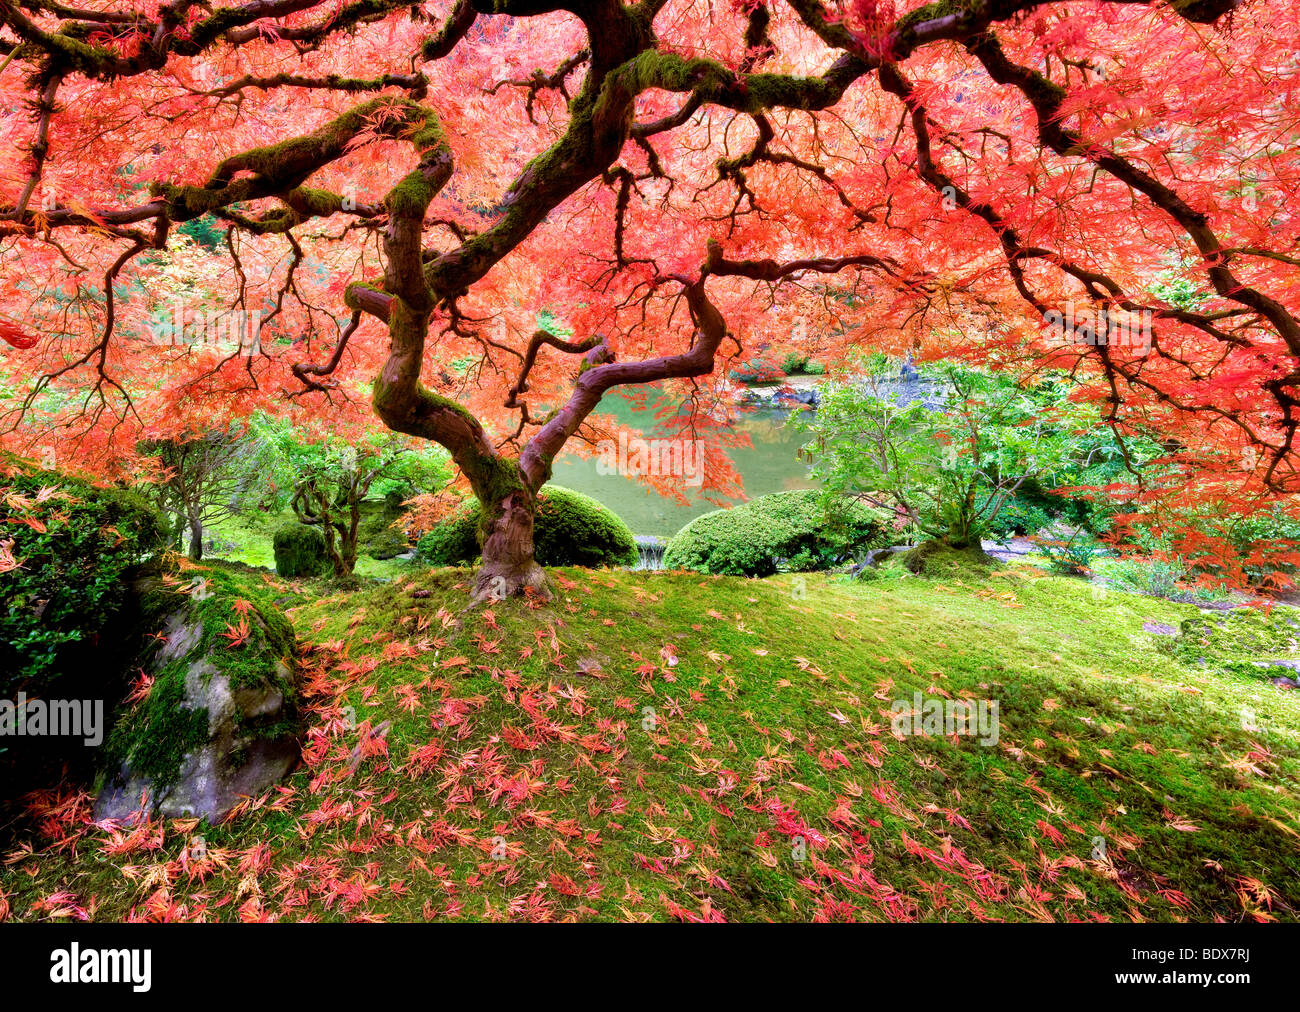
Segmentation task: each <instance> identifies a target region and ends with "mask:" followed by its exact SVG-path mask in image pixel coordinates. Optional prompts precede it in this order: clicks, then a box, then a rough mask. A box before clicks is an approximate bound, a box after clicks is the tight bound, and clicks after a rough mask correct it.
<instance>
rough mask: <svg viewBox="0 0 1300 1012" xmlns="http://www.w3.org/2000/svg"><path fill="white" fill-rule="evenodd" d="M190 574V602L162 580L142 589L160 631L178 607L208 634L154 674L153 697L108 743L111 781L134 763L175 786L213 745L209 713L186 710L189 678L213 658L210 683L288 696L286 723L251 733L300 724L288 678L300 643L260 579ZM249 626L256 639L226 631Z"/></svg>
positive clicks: (212, 571) (200, 570)
mask: <svg viewBox="0 0 1300 1012" xmlns="http://www.w3.org/2000/svg"><path fill="white" fill-rule="evenodd" d="M183 575H184V576H185V577H186V578H187V579H189V580H191V581H193V582H190V583H187V584H185V585H184V586H185V589H186V590H187V591H189V595H188V601H187V600H185V599H182V598H181V597H180V595H178V594H177V593H176V592H175V590H173V589H170V587H168V586H166V585H165V584H164V583H163V582H162V581H161V580H159V579H157V578H154V579H152V580H150V581H148V582H147V584H145V585H143V586H142V588H141V593H140V602H141V605H140V610H141V614H142V616H143V617H144V621H145V622H146V623H147V624H148V625H149V626H151V627H152V628H154V629H155V630H157V629H161V628H163V625H164V622H165V619H166V618H167V617H168V616H169V615H171V614H172V613H174V612H175V611H176V610H177V608H178V607H180V608H185V609H187V614H186V621H187V622H189V621H195V620H197V621H198V622H200V623H201V625H202V633H201V635H200V636H199V638H198V640H197V641H196V643H195V645H194V646H193V647H192V648H191V649H190V650H189V651H188V652H187V653H186V654H185V655H184V656H182V657H179V658H177V659H175V660H173V661H171V662H169V663H168V664H166V665H165V666H163V667H162V669H161V670H159V671H157V672H156V673H154V676H153V677H154V681H153V684H152V686H151V687H150V689H149V694H148V695H147V696H146V697H145V698H144V699H143V700H141V701H140V702H138V703H137V704H136V705H135V706H134V707H132V708H130V709H129V710H127V711H126V712H124V713H123V714H122V715H121V716H120V717H119V719H118V721H117V723H116V724H115V725H114V727H113V730H112V732H111V733H110V735H109V737H108V739H107V740H106V742H105V752H104V762H105V764H106V768H107V772H108V773H109V775H111V776H115V775H117V772H118V770H119V769H120V768H121V767H122V766H123V765H126V766H128V767H129V768H130V770H131V772H132V774H133V775H136V776H144V777H147V778H149V779H150V780H152V781H153V782H154V783H155V784H157V785H158V786H161V787H166V786H168V785H170V784H172V783H175V781H176V778H177V776H178V775H179V773H180V768H181V763H182V762H183V761H184V757H185V755H186V754H187V753H189V752H192V751H194V750H195V749H196V748H198V747H200V746H201V745H202V744H203V743H204V742H206V741H207V740H208V718H209V715H208V711H207V710H206V709H204V708H201V707H200V708H196V709H189V708H187V707H186V706H184V705H183V704H184V703H185V701H186V699H187V690H186V679H187V678H188V677H189V672H190V669H191V666H192V665H194V664H195V663H197V662H199V661H204V660H206V661H207V662H208V664H209V665H210V667H211V668H212V669H213V670H209V671H207V672H206V673H205V674H204V675H202V676H201V677H203V678H204V680H205V682H207V681H210V680H211V679H212V677H213V676H214V673H219V674H221V675H222V676H224V677H225V678H226V679H227V681H228V682H229V684H230V687H231V689H232V690H235V689H243V688H263V687H268V686H269V687H273V688H275V689H277V690H279V691H280V692H281V694H282V695H283V696H284V699H285V705H284V709H283V711H282V714H283V715H282V716H281V718H280V719H279V720H278V721H276V722H274V723H270V722H267V723H265V724H264V723H262V722H254V724H253V725H252V726H250V727H249V728H248V729H247V730H248V733H249V734H250V735H255V736H257V737H263V738H275V737H278V736H280V735H282V734H283V733H285V731H284V729H283V728H284V726H293V727H296V726H297V707H296V705H295V703H294V699H295V687H294V685H293V682H292V678H291V676H290V675H288V674H287V673H288V672H290V671H291V670H292V666H293V664H294V657H295V654H296V653H297V638H296V636H295V634H294V631H293V626H292V625H291V624H290V623H289V620H288V619H287V618H286V617H285V616H284V615H283V614H281V612H280V611H279V609H277V608H276V607H275V604H274V602H273V601H272V599H271V594H270V593H269V592H268V591H267V590H266V589H265V584H264V583H262V582H261V579H260V577H254V576H252V575H251V573H245V572H243V571H241V570H240V569H239V568H237V567H230V566H225V565H221V564H216V563H213V564H208V565H205V566H202V567H193V568H190V569H187V570H185V572H184V574H183ZM244 624H246V625H247V629H248V636H247V638H246V639H245V640H244V641H243V642H242V643H240V644H239V645H235V644H234V643H233V642H232V640H231V639H230V638H229V637H228V636H227V635H226V634H228V633H230V632H231V631H232V630H238V629H241V628H242V627H243V625H244ZM158 648H159V646H158V644H157V643H155V644H153V645H152V646H151V647H150V648H149V649H148V650H147V651H146V653H145V654H144V655H143V656H142V657H141V658H140V663H141V667H144V668H146V669H147V668H148V666H149V662H150V656H151V654H152V653H153V652H154V651H156V650H157V649H158Z"/></svg>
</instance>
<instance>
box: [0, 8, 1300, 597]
mask: <svg viewBox="0 0 1300 1012" xmlns="http://www.w3.org/2000/svg"><path fill="white" fill-rule="evenodd" d="M1296 15H1297V11H1296V9H1295V7H1294V5H1291V4H1288V3H1284V2H1282V0H1247V2H1245V3H1242V4H1240V5H1239V4H1238V3H1237V0H1171V2H1157V3H1150V2H1145V0H1143V2H1125V0H1117V2H1091V0H1089V2H1072V3H1040V2H1026V0H938V2H935V3H930V4H927V5H924V6H911V7H909V6H907V5H905V4H902V3H899V4H895V3H893V2H885V0H853V2H851V3H826V2H823V0H771V2H764V0H732V2H730V3H724V2H722V0H642V2H639V3H623V2H621V0H570V2H568V3H563V2H559V3H546V2H536V0H495V2H492V3H488V2H486V0H453V2H451V3H450V4H447V3H412V2H410V0H406V2H392V0H247V2H243V3H240V2H229V3H223V2H220V0H214V2H206V3H198V2H194V0H172V2H156V0H151V2H137V3H130V2H116V0H82V2H81V3H79V4H75V5H70V4H64V3H57V2H46V0H0V26H2V27H0V51H2V52H3V54H4V55H3V57H0V59H3V62H4V65H3V69H0V101H3V102H4V104H5V105H6V107H7V108H8V110H9V114H8V115H7V117H6V119H5V121H4V126H3V128H2V129H3V131H4V139H5V140H6V142H7V143H6V144H5V146H4V150H3V152H2V153H0V187H2V190H0V236H2V237H3V248H2V250H0V257H2V258H3V267H4V273H3V277H4V282H3V288H2V289H0V312H2V313H3V316H4V317H5V322H4V323H3V328H2V329H0V338H3V339H4V340H5V341H7V342H8V344H9V345H11V346H12V350H8V349H7V350H6V355H7V358H6V361H5V365H4V369H3V381H4V384H5V390H4V392H5V394H6V395H7V404H8V407H9V413H8V421H9V428H10V429H11V431H10V433H9V435H8V436H7V437H6V438H7V439H8V441H9V443H10V444H11V445H16V446H20V447H23V448H26V449H32V448H34V447H37V446H40V445H45V444H48V443H57V444H58V445H59V447H60V452H61V453H63V454H64V455H68V454H71V455H73V456H74V457H76V458H78V459H79V460H80V461H81V462H82V463H83V464H92V463H93V464H94V465H95V466H97V467H99V468H101V469H109V468H110V467H111V462H112V461H114V460H116V459H119V458H121V457H124V456H128V455H129V453H130V451H131V448H132V447H133V446H134V445H135V442H136V441H137V440H138V439H139V438H141V437H142V436H147V437H148V438H154V439H158V438H168V437H172V436H176V435H179V434H183V433H186V432H192V431H199V430H201V429H203V428H204V427H205V426H211V425H213V424H221V423H223V422H226V421H229V420H231V419H234V418H237V417H240V416H244V415H247V414H248V413H249V412H251V411H254V410H266V411H271V412H275V413H279V414H282V415H286V416H289V417H292V418H294V419H296V420H298V421H300V422H301V424H303V425H305V426H308V427H314V428H320V429H324V430H329V431H332V432H336V433H340V432H341V433H348V432H355V431H357V430H358V429H359V428H361V427H363V426H365V425H366V424H367V420H368V419H369V418H371V417H375V418H377V419H379V420H380V421H381V422H382V423H383V425H385V426H387V427H389V428H391V429H393V430H395V431H397V432H400V433H405V434H407V435H409V436H411V437H415V438H418V439H427V440H434V441H436V442H438V443H440V444H441V445H443V446H444V447H446V448H447V450H448V451H449V452H450V453H451V455H452V457H453V459H454V461H455V463H456V464H457V465H458V467H459V468H460V470H461V472H462V473H463V475H464V477H465V479H466V480H467V482H468V484H469V487H470V488H471V489H472V491H473V493H474V494H475V495H476V496H477V497H478V498H479V500H480V501H481V502H482V504H483V507H484V516H485V517H486V524H485V528H484V530H483V532H482V549H483V567H482V570H481V572H480V573H479V575H478V577H477V583H476V592H477V593H478V594H479V595H480V596H483V595H486V594H488V593H493V592H502V591H504V592H506V593H517V592H521V591H524V590H528V589H533V590H536V591H542V592H544V587H545V577H544V575H543V573H542V572H541V570H540V568H539V567H538V566H537V565H536V563H535V561H534V559H533V553H532V537H531V531H532V517H533V509H534V504H535V501H536V495H537V492H538V490H539V489H540V488H541V486H542V485H543V484H544V483H545V482H546V480H547V479H548V477H549V475H550V472H551V466H552V463H553V461H554V460H555V457H556V455H557V454H558V453H559V452H560V451H561V449H562V448H563V447H564V446H565V445H566V443H568V442H569V441H571V440H575V439H576V440H577V441H578V443H579V444H580V445H584V444H590V443H593V442H594V441H596V440H599V439H602V438H608V437H610V436H612V435H615V434H616V429H617V424H618V423H617V422H616V421H615V420H614V419H612V418H611V417H606V416H602V415H600V414H599V413H598V411H597V409H598V406H599V404H600V402H601V398H602V397H603V396H604V395H605V394H606V393H607V392H609V391H610V390H613V389H615V388H617V387H624V386H637V385H642V384H650V383H656V382H659V383H660V384H661V385H660V387H659V389H660V390H661V392H662V393H661V398H660V401H659V403H658V407H659V409H660V412H661V415H662V419H661V422H662V424H663V425H664V426H665V427H666V429H667V430H668V431H670V432H676V433H679V434H681V435H683V436H685V435H691V436H696V435H700V434H704V435H710V445H711V448H712V449H711V452H710V454H709V458H708V469H707V478H706V485H705V488H706V490H707V491H709V492H711V493H713V494H718V495H726V494H732V493H734V492H735V491H736V489H737V476H736V475H735V473H734V471H733V470H732V469H731V468H730V466H729V464H728V463H727V461H726V457H725V453H723V452H722V449H723V448H724V447H725V439H726V425H727V413H728V411H729V407H728V403H727V401H726V400H725V398H724V397H723V394H724V390H723V384H724V382H725V381H724V377H725V373H726V368H725V367H726V365H727V364H728V363H729V362H730V361H731V360H733V359H736V358H743V357H744V356H745V355H746V354H747V349H750V348H752V347H753V346H755V345H757V344H760V343H763V342H764V341H767V340H771V339H773V338H779V339H780V340H782V341H793V342H796V343H799V344H802V345H803V348H802V349H801V350H803V351H806V352H813V353H815V354H817V355H818V356H819V357H822V358H824V359H827V360H829V361H830V362H831V363H832V364H834V363H835V362H837V361H838V360H840V359H841V358H842V357H843V352H844V351H845V350H846V349H848V348H850V347H852V346H862V345H871V346H874V347H878V348H882V349H886V350H902V349H905V348H909V347H910V348H914V349H919V351H920V353H921V355H922V356H923V357H935V356H939V355H960V356H963V357H968V358H971V359H973V360H977V361H984V362H989V363H992V364H994V365H999V366H1014V367H1016V368H1022V369H1034V368H1050V369H1067V370H1072V371H1074V372H1075V373H1076V375H1077V377H1078V378H1079V380H1080V384H1081V385H1080V391H1081V396H1089V397H1095V398H1097V399H1099V400H1101V401H1102V402H1103V403H1104V404H1105V406H1106V419H1107V422H1108V424H1111V425H1112V426H1114V427H1115V429H1116V432H1117V433H1119V434H1121V435H1122V434H1123V433H1126V432H1127V433H1133V432H1138V431H1141V432H1152V431H1158V432H1161V433H1163V434H1165V436H1166V437H1167V439H1168V444H1169V445H1170V446H1171V447H1173V448H1174V449H1173V451H1172V452H1173V453H1174V455H1175V456H1176V457H1178V458H1179V460H1180V462H1181V464H1182V465H1183V470H1182V472H1181V473H1182V478H1181V479H1180V481H1179V482H1178V483H1177V485H1176V487H1173V486H1171V487H1170V488H1165V489H1159V490H1150V489H1144V488H1140V487H1139V488H1137V490H1136V492H1134V493H1133V494H1134V495H1137V496H1141V495H1162V496H1165V497H1166V498H1168V497H1170V496H1180V495H1181V496H1186V495H1193V496H1197V497H1199V498H1200V499H1202V500H1208V499H1211V498H1215V497H1218V498H1219V499H1220V500H1222V501H1223V502H1225V503H1230V504H1231V505H1232V507H1233V508H1242V509H1245V508H1250V506H1251V503H1253V502H1256V501H1259V500H1261V499H1265V498H1269V497H1273V498H1276V497H1277V496H1278V495H1279V494H1282V493H1290V492H1292V491H1294V490H1295V482H1296V474H1295V468H1294V454H1293V445H1294V439H1295V431H1296V427H1297V425H1298V424H1300V418H1298V417H1297V414H1296V406H1297V401H1296V399H1295V398H1296V384H1297V380H1298V379H1300V373H1298V372H1297V364H1298V363H1300V321H1298V320H1297V316H1296V313H1297V308H1298V307H1300V291H1298V290H1297V277H1298V274H1297V269H1296V268H1297V266H1298V265H1300V259H1298V258H1297V250H1296V243H1297V241H1300V240H1298V238H1297V225H1296V222H1295V219H1294V217H1293V212H1290V211H1288V209H1287V207H1288V201H1291V200H1293V199H1294V197H1295V195H1296V191H1297V179H1298V172H1300V148H1298V146H1297V144H1296V138H1297V135H1298V134H1300V108H1298V106H1297V99H1298V96H1300V89H1297V81H1300V66H1298V65H1297V60H1296V57H1295V54H1296V53H1297V52H1298V51H1300V38H1298V37H1297V36H1300V30H1298V28H1297V25H1298V24H1300V19H1298V18H1297V16H1296ZM20 113H22V114H20ZM1176 291H1177V292H1182V293H1190V295H1186V296H1185V297H1184V296H1180V295H1176V294H1175V292H1176ZM177 307H179V308H177ZM232 313H239V314H250V316H255V322H256V326H253V327H248V326H245V325H244V324H245V323H246V322H247V320H244V322H242V323H241V324H240V327H239V328H236V329H237V330H238V331H239V333H241V334H244V333H247V332H252V331H256V332H257V337H256V340H254V341H252V342H248V341H244V340H240V341H238V342H232V341H229V340H226V341H216V342H206V343H205V342H187V341H185V340H181V341H176V340H175V338H176V336H177V334H178V333H179V334H180V335H181V337H182V338H183V337H184V335H185V334H186V332H187V331H186V327H187V326H190V325H191V323H187V314H188V316H189V319H190V321H192V320H193V319H194V318H197V319H198V320H199V321H200V323H201V324H202V326H200V327H198V328H197V329H198V330H201V331H204V332H212V331H213V330H214V328H215V330H216V332H217V333H226V334H229V333H233V331H231V330H230V329H229V328H227V329H226V330H224V331H223V330H222V329H221V326H218V324H217V322H216V321H219V320H223V319H225V318H226V317H227V316H229V314H232ZM549 314H553V315H549ZM1123 314H1128V315H1130V316H1132V317H1134V318H1136V319H1137V320H1139V321H1141V322H1140V326H1141V327H1144V328H1149V331H1150V333H1148V334H1146V335H1145V337H1146V338H1147V339H1146V340H1144V341H1134V340H1127V339H1118V340H1111V339H1103V338H1104V337H1111V336H1114V335H1116V334H1119V335H1124V334H1130V336H1131V331H1125V330H1124V329H1123V328H1120V329H1118V330H1116V329H1114V328H1112V327H1111V325H1110V323H1109V321H1111V320H1113V319H1115V318H1117V317H1119V316H1121V315H1123ZM552 319H553V320H555V321H558V323H559V325H558V326H557V325H555V324H554V323H550V324H548V325H543V323H546V322H547V321H551V320H552ZM169 320H170V321H171V322H168V321H169ZM1061 321H1067V322H1066V324H1065V326H1064V328H1063V329H1062V328H1061V327H1060V323H1061ZM1045 324H1046V325H1045ZM1054 327H1055V332H1053V329H1054ZM169 328H170V329H169ZM160 335H162V337H160ZM791 335H793V336H791ZM453 363H459V366H458V368H455V369H453V368H451V366H452V364H453ZM372 412H373V414H372ZM1247 451H1249V452H1247ZM657 480H658V483H659V484H660V485H661V486H662V487H663V489H664V490H665V491H671V485H672V479H671V478H670V477H669V478H662V477H661V478H660V479H657Z"/></svg>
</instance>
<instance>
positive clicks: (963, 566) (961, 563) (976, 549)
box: [899, 539, 998, 580]
mask: <svg viewBox="0 0 1300 1012" xmlns="http://www.w3.org/2000/svg"><path fill="white" fill-rule="evenodd" d="M899 558H900V559H901V560H902V564H903V566H905V567H906V568H907V570H908V571H909V572H911V573H915V574H916V575H917V576H930V577H938V578H941V579H956V580H959V579H962V578H963V577H967V578H972V579H980V578H982V577H984V576H987V575H988V573H989V570H991V569H993V568H994V567H995V566H997V564H998V562H997V560H996V559H994V558H993V557H992V556H991V555H989V554H988V553H987V552H985V551H984V549H983V548H982V547H980V543H979V542H978V541H973V542H971V543H969V544H966V545H951V544H949V543H948V542H946V541H943V540H940V539H934V540H930V541H922V542H921V543H920V544H919V545H917V546H916V547H915V548H911V549H909V550H908V551H906V552H903V553H901V554H900V556H899Z"/></svg>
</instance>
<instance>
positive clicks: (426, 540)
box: [415, 503, 479, 566]
mask: <svg viewBox="0 0 1300 1012" xmlns="http://www.w3.org/2000/svg"><path fill="white" fill-rule="evenodd" d="M478 518H479V507H478V504H477V503H475V504H473V505H470V506H466V507H465V508H463V509H462V510H461V511H460V512H459V513H457V514H456V515H455V516H454V517H452V518H451V519H450V520H444V521H443V522H442V523H440V524H438V526H437V527H435V528H433V530H431V531H429V532H428V533H427V534H425V535H424V536H423V537H422V538H420V540H419V541H418V542H417V543H416V546H415V557H416V559H418V560H419V561H420V562H424V563H427V564H428V565H431V566H463V565H466V564H468V563H471V562H473V561H474V560H475V559H476V558H478V554H479V549H478V535H477V534H476V533H475V532H476V531H477V529H478Z"/></svg>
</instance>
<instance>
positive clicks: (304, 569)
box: [272, 524, 330, 577]
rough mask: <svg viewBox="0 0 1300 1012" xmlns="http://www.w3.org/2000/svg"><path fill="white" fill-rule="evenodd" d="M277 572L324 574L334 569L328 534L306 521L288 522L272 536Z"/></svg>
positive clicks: (281, 573)
mask: <svg viewBox="0 0 1300 1012" xmlns="http://www.w3.org/2000/svg"><path fill="white" fill-rule="evenodd" d="M272 546H273V547H274V549H275V571H276V572H277V573H278V574H280V575H281V576H289V577H294V576H320V575H322V574H324V573H325V572H327V571H329V569H330V561H329V557H328V556H327V555H326V553H325V535H323V534H322V533H321V532H320V531H318V530H316V528H314V527H308V526H307V525H306V524H285V525H283V526H282V527H279V528H278V529H277V530H276V532H275V536H274V538H273V539H272Z"/></svg>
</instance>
